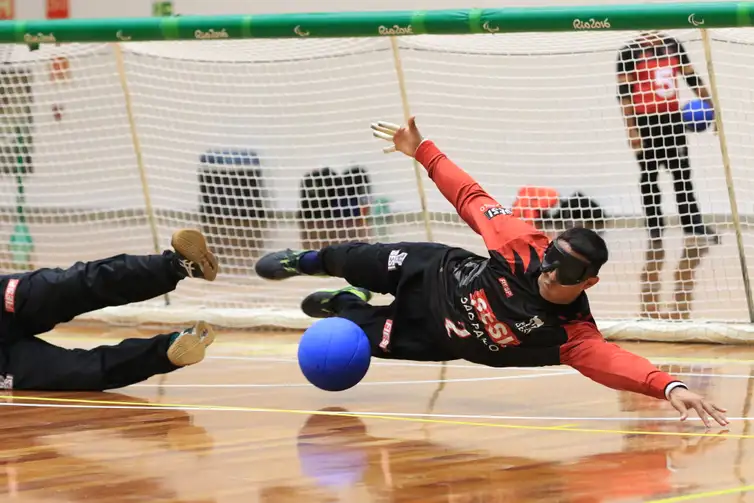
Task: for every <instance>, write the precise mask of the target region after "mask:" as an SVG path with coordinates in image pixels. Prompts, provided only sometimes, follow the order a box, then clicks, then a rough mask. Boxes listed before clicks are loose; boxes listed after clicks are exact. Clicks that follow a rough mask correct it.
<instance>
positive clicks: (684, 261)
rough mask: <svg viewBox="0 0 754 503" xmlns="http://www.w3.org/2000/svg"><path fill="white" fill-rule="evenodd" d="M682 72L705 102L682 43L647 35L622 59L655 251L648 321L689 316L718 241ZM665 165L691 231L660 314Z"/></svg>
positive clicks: (646, 297)
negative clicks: (707, 210)
mask: <svg viewBox="0 0 754 503" xmlns="http://www.w3.org/2000/svg"><path fill="white" fill-rule="evenodd" d="M678 74H681V75H683V77H684V79H685V80H686V83H687V84H688V86H689V87H690V88H691V89H692V90H693V91H694V93H695V94H696V95H697V96H698V97H699V98H701V99H703V100H709V99H710V94H709V91H708V90H707V88H706V87H705V85H704V83H703V82H702V78H701V77H699V76H698V75H697V74H696V72H695V71H694V67H693V66H692V65H691V61H690V60H689V57H688V55H687V54H686V50H685V48H684V47H683V45H682V44H681V43H680V42H679V41H678V40H676V39H675V38H672V37H669V36H666V35H664V34H660V33H654V32H650V33H643V34H641V35H640V36H639V37H638V38H637V39H636V40H634V41H632V42H630V43H629V44H628V45H626V46H624V47H623V48H622V49H621V50H620V52H619V54H618V64H617V80H618V101H619V102H620V105H621V108H622V111H623V117H624V119H625V124H626V128H627V132H628V139H629V144H630V145H631V148H632V149H633V150H634V153H635V155H636V159H637V161H638V163H639V167H640V169H641V182H640V190H641V198H642V207H643V210H644V216H645V218H646V226H647V228H648V230H649V248H648V250H647V254H646V259H645V260H646V264H645V266H644V270H643V271H642V275H641V283H642V294H641V315H642V316H643V317H648V318H673V319H686V318H688V317H689V313H690V304H691V298H692V291H693V288H694V272H695V269H696V268H697V267H698V266H699V264H700V263H701V259H702V256H703V255H705V254H706V253H707V251H708V250H709V245H710V244H718V243H719V236H718V235H717V233H716V232H715V231H714V229H712V228H710V227H708V226H705V225H704V223H703V221H702V215H701V212H700V210H699V205H698V204H697V202H696V197H695V195H694V187H693V184H692V182H691V165H690V162H689V157H688V148H687V144H686V135H685V125H684V122H683V117H682V114H681V112H680V105H679V101H678V82H677V80H678V79H677V77H678ZM660 165H664V166H665V167H666V168H667V169H668V170H669V171H670V173H671V175H672V176H673V189H674V191H675V198H676V203H677V204H678V213H679V215H680V220H681V226H682V227H683V233H684V237H685V238H684V250H683V254H682V257H681V260H680V262H679V263H678V268H677V269H676V272H675V275H674V280H675V304H674V307H673V309H672V310H671V312H669V313H664V314H663V313H660V310H659V291H660V273H661V272H662V268H663V265H664V261H665V250H664V248H663V239H662V238H663V233H664V230H665V217H664V216H663V214H662V199H661V194H660V187H659V185H658V183H657V175H658V173H659V167H660Z"/></svg>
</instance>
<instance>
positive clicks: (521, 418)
mask: <svg viewBox="0 0 754 503" xmlns="http://www.w3.org/2000/svg"><path fill="white" fill-rule="evenodd" d="M21 399H23V398H21ZM0 407H39V408H61V409H133V410H181V411H197V412H256V413H260V412H267V413H270V412H274V413H285V412H287V411H286V410H285V409H270V410H255V409H254V408H251V407H237V408H236V407H227V406H224V405H222V406H218V408H213V407H212V406H211V405H207V406H196V407H192V406H178V407H176V406H170V405H144V406H131V405H84V404H82V405H79V404H54V403H9V402H0ZM263 408H264V407H260V409H263ZM295 412H296V413H300V414H314V415H325V414H323V413H322V411H318V410H295ZM326 415H328V416H346V417H353V416H358V417H363V418H368V417H372V416H377V417H379V416H391V417H426V418H434V419H487V420H489V419H501V420H506V421H569V422H571V421H601V422H604V421H627V422H632V421H636V422H638V421H679V419H678V418H677V417H630V416H629V417H572V416H496V415H486V414H425V413H410V412H375V411H370V412H357V411H348V412H342V413H341V412H338V411H328V412H327V414H326ZM752 419H754V417H729V418H728V420H729V421H750V420H752ZM686 421H701V419H700V418H698V417H692V416H689V418H688V419H686ZM563 431H568V429H567V428H565V429H563Z"/></svg>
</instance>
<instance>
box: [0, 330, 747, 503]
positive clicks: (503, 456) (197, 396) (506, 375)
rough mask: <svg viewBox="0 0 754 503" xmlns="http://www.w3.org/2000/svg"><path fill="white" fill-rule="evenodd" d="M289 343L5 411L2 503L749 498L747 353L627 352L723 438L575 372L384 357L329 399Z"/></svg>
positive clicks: (258, 339) (250, 343)
mask: <svg viewBox="0 0 754 503" xmlns="http://www.w3.org/2000/svg"><path fill="white" fill-rule="evenodd" d="M102 331H104V332H105V333H104V334H102ZM149 333H150V331H148V330H139V331H133V330H127V329H118V330H114V329H112V328H102V327H82V326H75V327H69V328H66V329H64V330H61V331H59V332H57V333H55V334H53V335H52V336H51V337H50V340H52V341H54V342H56V343H60V344H64V345H66V346H71V347H73V346H77V347H87V346H92V345H96V344H101V343H102V342H103V340H110V339H113V340H116V339H120V338H123V337H127V336H134V334H136V335H137V336H138V335H139V334H141V335H147V334H149ZM296 340H297V335H296V334H284V333H266V334H265V333H254V332H238V333H221V335H220V338H219V339H218V343H217V344H216V346H213V348H212V350H213V351H212V358H210V359H208V360H207V361H205V362H203V363H202V364H200V365H198V366H195V367H193V368H189V369H184V370H181V371H178V372H175V373H173V374H170V375H168V376H166V377H164V378H155V379H152V380H150V381H148V382H146V383H144V384H142V385H138V386H132V387H129V388H126V389H123V390H118V391H117V392H112V393H85V394H74V393H19V392H16V393H8V394H6V395H5V396H3V397H0V406H2V407H3V410H2V411H1V412H0V414H2V415H1V416H0V417H2V421H0V442H1V443H2V449H0V502H4V501H12V502H23V503H27V502H49V503H55V502H82V503H83V502H87V503H91V502H108V503H113V502H186V503H210V502H213V503H221V502H243V503H254V502H271V503H272V502H275V503H286V502H293V501H307V502H309V501H313V502H322V503H324V502H328V503H329V502H349V503H357V502H443V503H493V502H494V503H499V502H519V501H520V502H529V501H532V502H536V501H543V502H580V503H581V502H590V503H597V502H608V501H621V502H624V501H667V502H675V501H692V500H698V501H707V500H712V501H735V502H743V501H749V500H754V495H753V494H751V493H750V491H751V492H754V458H753V457H752V453H751V451H752V449H751V445H752V442H754V432H752V431H751V425H750V422H749V421H748V420H746V419H745V418H747V417H749V416H750V415H751V414H752V412H751V410H750V407H751V396H752V386H754V348H748V347H729V346H728V347H724V346H700V345H679V344H641V345H637V344H626V346H629V347H630V348H631V349H632V350H634V351H637V352H639V353H641V354H644V355H646V356H647V357H649V358H650V359H652V360H653V361H655V362H657V363H658V364H660V365H662V366H663V367H664V368H665V369H667V370H669V371H671V372H673V373H676V374H677V375H680V376H681V377H682V378H683V379H684V380H685V381H686V382H688V383H689V385H690V386H691V387H692V388H694V389H696V390H699V391H701V392H703V393H706V394H708V395H709V396H710V397H711V398H713V399H714V400H715V401H716V402H718V403H720V404H721V405H724V406H726V407H728V409H729V415H730V417H731V418H732V422H731V426H730V429H729V430H728V431H722V430H711V431H709V432H707V431H705V430H704V428H703V427H701V423H700V422H699V421H688V422H686V423H680V422H679V421H677V419H676V415H675V413H674V411H673V410H672V409H671V408H670V407H669V405H668V404H667V403H664V402H661V401H657V400H653V399H649V398H644V397H640V396H637V395H632V394H628V393H618V392H615V391H611V390H609V389H605V388H602V387H601V386H599V385H596V384H594V383H592V382H591V381H589V380H588V379H586V378H584V377H582V376H580V375H579V374H577V373H575V372H573V371H571V370H570V369H568V368H565V367H552V368H546V369H541V368H540V369H489V368H483V367H478V366H473V365H467V364H465V363H463V362H453V363H450V364H447V365H434V364H412V363H408V362H405V363H404V362H380V361H375V363H374V364H373V366H372V368H371V369H370V371H369V374H368V376H367V378H366V379H365V381H364V382H362V383H361V384H360V385H359V386H357V387H356V388H354V389H352V390H349V391H346V392H343V393H326V392H323V391H319V390H317V389H314V388H312V387H311V386H309V385H308V384H307V383H306V382H305V381H304V379H303V377H302V376H301V374H300V372H299V371H298V367H297V365H296V362H295V359H294V356H295V347H296V346H295V343H296Z"/></svg>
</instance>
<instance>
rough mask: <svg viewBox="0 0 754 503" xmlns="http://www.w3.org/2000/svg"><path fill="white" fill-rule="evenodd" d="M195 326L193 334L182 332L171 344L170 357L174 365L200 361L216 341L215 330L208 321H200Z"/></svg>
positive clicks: (183, 365) (181, 365) (182, 365)
mask: <svg viewBox="0 0 754 503" xmlns="http://www.w3.org/2000/svg"><path fill="white" fill-rule="evenodd" d="M193 328H194V332H193V334H192V333H186V334H181V335H180V336H179V337H178V338H177V339H176V340H175V342H173V345H172V346H170V349H169V350H168V358H169V359H170V361H171V362H172V363H173V364H174V365H177V366H180V367H185V366H187V365H193V364H195V363H199V362H200V361H202V360H203V359H204V356H205V353H206V349H207V348H208V347H210V346H211V345H212V343H213V342H215V332H214V330H213V329H212V327H211V326H210V325H209V324H208V323H207V322H204V321H198V322H196V324H195V325H194V327H193ZM202 335H203V336H202Z"/></svg>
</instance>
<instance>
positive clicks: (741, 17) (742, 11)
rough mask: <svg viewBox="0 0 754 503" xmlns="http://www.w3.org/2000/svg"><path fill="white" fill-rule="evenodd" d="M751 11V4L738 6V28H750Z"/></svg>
mask: <svg viewBox="0 0 754 503" xmlns="http://www.w3.org/2000/svg"><path fill="white" fill-rule="evenodd" d="M751 11H752V6H751V4H749V3H743V2H742V3H740V4H738V9H737V10H736V20H737V21H738V26H751Z"/></svg>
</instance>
